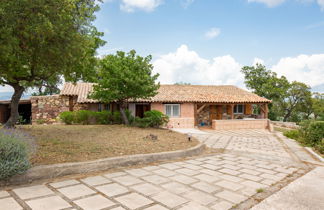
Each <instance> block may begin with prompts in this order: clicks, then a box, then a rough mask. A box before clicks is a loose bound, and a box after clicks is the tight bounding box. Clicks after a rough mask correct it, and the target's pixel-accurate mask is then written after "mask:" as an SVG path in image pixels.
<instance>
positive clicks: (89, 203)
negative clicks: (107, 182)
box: [74, 195, 115, 210]
mask: <svg viewBox="0 0 324 210" xmlns="http://www.w3.org/2000/svg"><path fill="white" fill-rule="evenodd" d="M74 203H75V204H77V205H78V206H80V207H81V208H82V209H85V210H87V209H89V210H90V209H91V210H100V209H104V208H108V207H111V206H113V205H115V203H114V202H112V201H111V200H109V199H107V198H105V197H103V196H102V195H94V196H90V197H87V198H83V199H80V200H76V201H74Z"/></svg>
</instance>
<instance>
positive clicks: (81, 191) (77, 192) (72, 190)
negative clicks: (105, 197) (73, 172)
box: [58, 184, 96, 199]
mask: <svg viewBox="0 0 324 210" xmlns="http://www.w3.org/2000/svg"><path fill="white" fill-rule="evenodd" d="M58 191H59V192H60V193H62V194H63V195H65V196H66V197H68V198H69V199H75V198H78V197H82V196H85V195H91V194H94V193H96V192H95V191H93V190H92V189H90V188H89V187H87V186H85V185H83V184H78V185H74V186H70V187H64V188H59V189H58Z"/></svg>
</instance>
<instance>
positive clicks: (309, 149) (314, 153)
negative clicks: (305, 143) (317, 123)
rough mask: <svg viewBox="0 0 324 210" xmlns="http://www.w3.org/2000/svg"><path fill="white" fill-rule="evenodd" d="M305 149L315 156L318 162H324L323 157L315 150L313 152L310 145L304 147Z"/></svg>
mask: <svg viewBox="0 0 324 210" xmlns="http://www.w3.org/2000/svg"><path fill="white" fill-rule="evenodd" d="M305 149H306V150H307V151H308V152H309V153H311V154H312V155H313V156H314V157H315V158H317V159H318V160H319V161H320V162H323V163H324V158H322V157H321V156H320V155H319V154H317V153H316V152H314V150H313V149H312V148H310V147H305Z"/></svg>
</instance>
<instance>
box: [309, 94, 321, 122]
mask: <svg viewBox="0 0 324 210" xmlns="http://www.w3.org/2000/svg"><path fill="white" fill-rule="evenodd" d="M312 104H313V106H312V107H313V113H314V118H315V120H318V118H319V119H320V120H324V93H314V94H313V98H312Z"/></svg>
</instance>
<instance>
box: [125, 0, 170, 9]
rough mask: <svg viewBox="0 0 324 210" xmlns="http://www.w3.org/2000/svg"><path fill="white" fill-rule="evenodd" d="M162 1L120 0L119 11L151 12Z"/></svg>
mask: <svg viewBox="0 0 324 210" xmlns="http://www.w3.org/2000/svg"><path fill="white" fill-rule="evenodd" d="M163 1H164V0H122V3H121V4H120V9H121V10H123V11H125V12H134V11H135V10H144V11H146V12H152V11H154V10H155V8H156V7H158V6H160V5H161V4H162V3H163Z"/></svg>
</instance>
